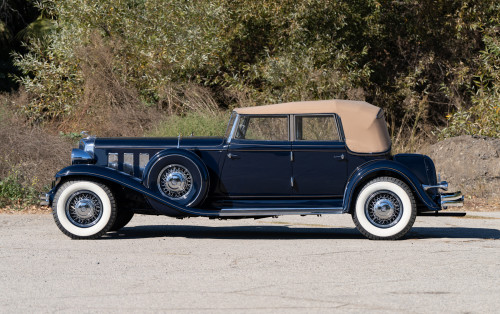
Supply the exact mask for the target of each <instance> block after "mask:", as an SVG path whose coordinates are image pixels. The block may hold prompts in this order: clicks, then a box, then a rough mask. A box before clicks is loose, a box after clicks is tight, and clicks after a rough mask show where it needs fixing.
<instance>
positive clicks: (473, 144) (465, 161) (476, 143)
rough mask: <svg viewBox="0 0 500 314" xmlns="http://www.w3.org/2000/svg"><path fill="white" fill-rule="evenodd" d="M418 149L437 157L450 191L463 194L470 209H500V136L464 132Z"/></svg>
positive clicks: (439, 170) (439, 171)
mask: <svg viewBox="0 0 500 314" xmlns="http://www.w3.org/2000/svg"><path fill="white" fill-rule="evenodd" d="M419 152H420V153H422V154H425V155H428V156H430V157H431V158H432V160H434V163H435V165H436V170H437V172H438V173H441V179H442V180H446V181H448V183H449V184H450V190H461V191H462V192H463V193H464V195H465V196H466V208H467V209H470V210H488V211H494V210H500V139H494V138H488V137H479V136H469V135H463V136H458V137H453V138H449V139H446V140H444V141H441V142H438V143H436V144H434V145H431V146H428V147H426V148H424V149H422V150H420V151H419ZM483 208H484V209H483Z"/></svg>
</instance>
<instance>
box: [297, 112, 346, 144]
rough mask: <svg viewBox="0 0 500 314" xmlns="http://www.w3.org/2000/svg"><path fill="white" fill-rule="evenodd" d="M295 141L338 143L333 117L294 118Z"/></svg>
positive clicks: (335, 123) (338, 136) (336, 128)
mask: <svg viewBox="0 0 500 314" xmlns="http://www.w3.org/2000/svg"><path fill="white" fill-rule="evenodd" d="M295 139H296V140H297V141H334V142H338V141H340V135H339V130H338V127H337V120H336V119H335V116H334V115H321V116H295Z"/></svg>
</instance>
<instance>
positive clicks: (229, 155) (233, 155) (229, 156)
mask: <svg viewBox="0 0 500 314" xmlns="http://www.w3.org/2000/svg"><path fill="white" fill-rule="evenodd" d="M227 158H229V159H238V158H240V157H239V156H238V155H235V154H231V153H229V154H227Z"/></svg>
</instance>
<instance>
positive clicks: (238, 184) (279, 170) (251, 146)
mask: <svg viewBox="0 0 500 314" xmlns="http://www.w3.org/2000/svg"><path fill="white" fill-rule="evenodd" d="M290 150H291V144H290V142H289V141H282V142H278V141H253V140H241V141H239V140H233V141H232V142H231V144H230V145H229V148H228V150H227V154H226V156H224V157H223V158H224V166H223V168H222V174H221V176H220V183H219V186H220V190H221V192H222V193H224V194H226V195H227V196H229V197H231V196H283V197H287V196H290V195H291V193H292V188H291V183H290V179H291V175H292V169H291V167H292V166H291V162H290ZM229 154H231V155H229Z"/></svg>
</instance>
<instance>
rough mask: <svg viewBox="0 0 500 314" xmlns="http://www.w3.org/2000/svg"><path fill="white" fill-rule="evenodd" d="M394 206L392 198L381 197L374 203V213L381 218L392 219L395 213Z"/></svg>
mask: <svg viewBox="0 0 500 314" xmlns="http://www.w3.org/2000/svg"><path fill="white" fill-rule="evenodd" d="M394 207H395V206H394V204H393V203H392V202H391V200H388V199H380V200H378V201H377V202H376V203H375V204H374V205H373V213H374V214H375V216H377V218H379V219H390V218H391V217H392V215H394Z"/></svg>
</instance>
